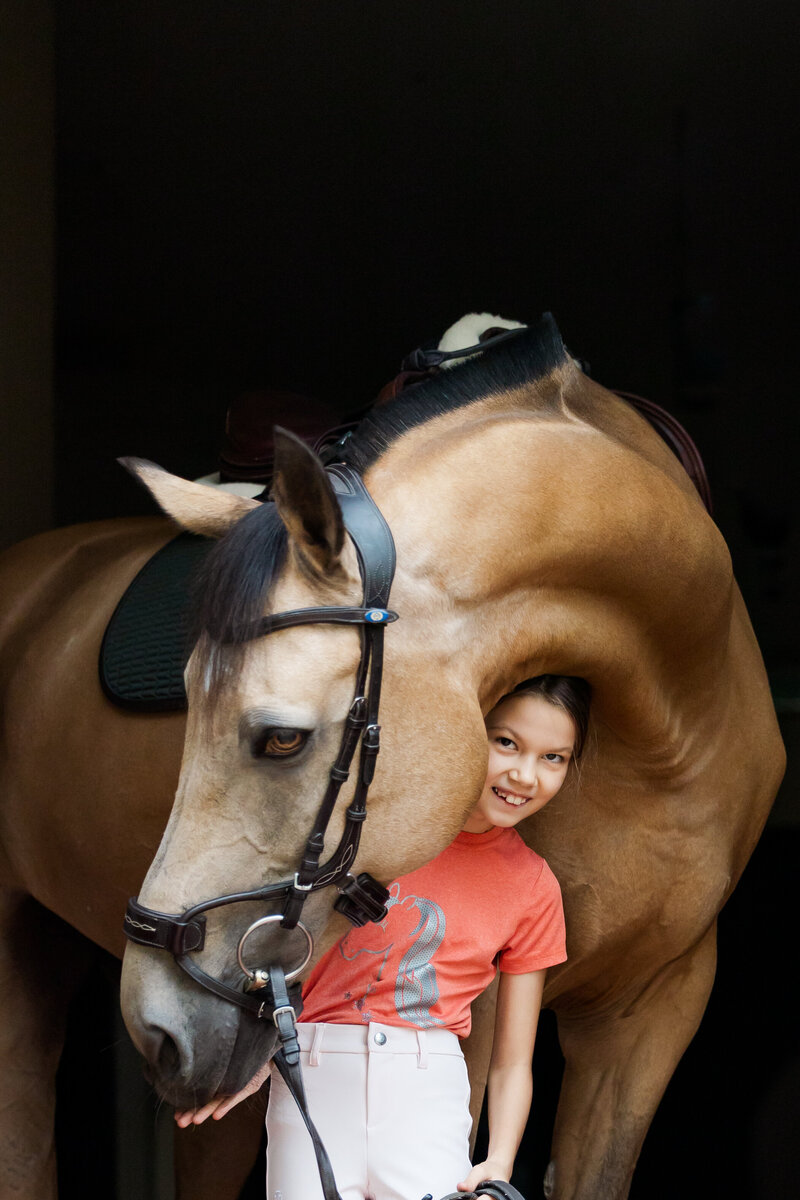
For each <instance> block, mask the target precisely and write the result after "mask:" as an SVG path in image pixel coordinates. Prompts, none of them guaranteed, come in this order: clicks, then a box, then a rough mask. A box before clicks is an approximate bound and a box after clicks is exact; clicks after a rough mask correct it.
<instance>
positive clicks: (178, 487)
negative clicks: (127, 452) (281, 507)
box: [118, 458, 259, 538]
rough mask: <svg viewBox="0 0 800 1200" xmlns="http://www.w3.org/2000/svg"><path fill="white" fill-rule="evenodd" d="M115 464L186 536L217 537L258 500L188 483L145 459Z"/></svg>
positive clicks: (253, 506)
mask: <svg viewBox="0 0 800 1200" xmlns="http://www.w3.org/2000/svg"><path fill="white" fill-rule="evenodd" d="M118 461H119V463H120V464H121V465H122V466H123V467H125V469H126V470H127V471H130V473H131V474H132V475H135V476H136V478H137V479H138V480H139V481H140V482H141V483H143V484H144V486H145V487H146V488H147V490H148V491H149V492H150V494H151V495H152V496H153V498H154V499H155V501H156V503H157V504H158V505H159V506H160V507H161V508H162V509H163V510H164V512H165V513H166V514H167V516H168V517H172V519H173V521H177V523H178V524H179V525H181V526H182V527H183V528H184V529H188V530H189V532H190V533H199V534H202V535H203V536H204V537H212V538H220V537H222V535H223V534H225V533H227V532H228V530H229V529H230V527H231V525H235V524H236V522H237V521H239V520H241V518H242V517H244V516H245V515H246V514H247V513H249V512H250V511H251V510H252V509H254V508H258V505H259V501H258V500H249V499H247V498H246V497H245V496H232V495H231V494H230V493H229V492H223V491H220V490H219V489H218V488H213V487H208V486H207V485H206V484H204V483H191V482H190V481H189V480H188V479H181V478H180V476H179V475H170V473H169V471H165V470H164V468H163V467H159V466H157V465H156V464H155V463H152V462H148V461H147V459H145V458H120V459H119V460H118Z"/></svg>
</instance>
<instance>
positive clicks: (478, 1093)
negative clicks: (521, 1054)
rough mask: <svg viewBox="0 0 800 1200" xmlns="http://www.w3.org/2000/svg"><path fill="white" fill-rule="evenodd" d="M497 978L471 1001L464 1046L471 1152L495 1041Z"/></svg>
mask: <svg viewBox="0 0 800 1200" xmlns="http://www.w3.org/2000/svg"><path fill="white" fill-rule="evenodd" d="M497 982H498V980H497V978H495V979H494V981H493V982H492V983H491V984H490V985H489V987H488V988H487V989H486V991H485V992H483V993H482V994H481V995H480V996H478V997H477V999H475V1000H473V1002H472V1030H471V1032H470V1035H469V1037H468V1038H467V1039H466V1041H465V1042H464V1043H463V1046H464V1057H465V1059H466V1060H467V1069H468V1071H469V1087H470V1104H469V1108H470V1112H471V1113H472V1139H471V1149H473V1150H474V1148H475V1134H476V1133H477V1130H478V1118H479V1117H480V1115H481V1107H482V1106H483V1097H484V1093H485V1091H486V1079H487V1077H488V1074H489V1060H490V1059H491V1057H492V1040H493V1038H494V1014H495V1010H496V1008H497Z"/></svg>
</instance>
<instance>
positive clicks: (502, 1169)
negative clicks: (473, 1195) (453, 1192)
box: [456, 1158, 511, 1192]
mask: <svg viewBox="0 0 800 1200" xmlns="http://www.w3.org/2000/svg"><path fill="white" fill-rule="evenodd" d="M487 1179H502V1180H503V1182H504V1183H509V1182H510V1179H511V1172H510V1171H509V1169H508V1164H507V1163H501V1162H500V1161H499V1160H498V1159H496V1158H487V1159H486V1162H482V1163H476V1164H475V1166H474V1167H473V1168H472V1170H471V1171H470V1173H469V1175H468V1176H467V1178H466V1179H464V1180H462V1182H461V1183H459V1184H457V1185H456V1186H457V1187H458V1190H459V1192H474V1191H475V1189H476V1187H477V1186H478V1184H479V1183H485V1182H486V1180H487Z"/></svg>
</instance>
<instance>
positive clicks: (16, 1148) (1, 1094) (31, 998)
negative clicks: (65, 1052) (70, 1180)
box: [0, 890, 94, 1200]
mask: <svg viewBox="0 0 800 1200" xmlns="http://www.w3.org/2000/svg"><path fill="white" fill-rule="evenodd" d="M93 956H94V950H93V948H92V947H91V946H90V944H89V943H88V942H87V941H86V940H85V939H84V938H82V937H81V936H80V934H78V933H75V931H74V930H72V929H70V928H69V926H67V925H65V924H64V922H63V921H60V920H59V919H58V917H54V916H53V915H52V914H51V913H49V912H47V910H46V909H43V908H42V907H41V906H40V905H39V904H37V903H36V901H35V900H32V899H31V898H30V896H26V895H23V894H21V893H19V892H9V891H5V890H0V1200H12V1198H13V1200H55V1196H56V1170H55V1148H54V1139H53V1121H54V1115H55V1077H56V1069H57V1067H58V1060H59V1057H60V1055H61V1049H62V1045H63V1041H64V1026H65V1019H66V1014H67V1008H68V1006H69V1000H70V997H71V995H72V993H73V992H74V990H75V988H76V987H77V986H78V985H79V984H80V982H81V980H82V979H83V978H84V976H85V973H86V971H87V970H88V968H89V966H90V964H91V961H92V958H93Z"/></svg>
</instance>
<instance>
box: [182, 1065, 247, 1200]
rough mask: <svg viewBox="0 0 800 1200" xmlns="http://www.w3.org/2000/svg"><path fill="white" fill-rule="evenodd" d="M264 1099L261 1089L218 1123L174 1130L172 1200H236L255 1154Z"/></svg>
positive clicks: (213, 1122)
mask: <svg viewBox="0 0 800 1200" xmlns="http://www.w3.org/2000/svg"><path fill="white" fill-rule="evenodd" d="M266 1096H267V1093H266V1089H265V1088H262V1090H261V1091H260V1092H257V1093H256V1095H255V1096H251V1097H250V1098H249V1099H248V1100H245V1101H243V1103H242V1104H239V1105H237V1107H236V1108H234V1109H232V1110H231V1112H229V1113H228V1115H227V1116H225V1117H223V1118H222V1120H221V1121H213V1120H208V1121H206V1122H205V1123H204V1124H203V1125H199V1126H190V1127H189V1128H188V1129H176V1130H175V1200H238V1197H239V1194H240V1193H241V1190H242V1188H243V1187H244V1184H245V1182H246V1180H247V1177H248V1176H249V1174H250V1172H251V1171H252V1169H253V1164H254V1163H255V1161H256V1158H257V1156H258V1154H259V1150H260V1146H261V1137H262V1134H263V1132H264V1114H265V1112H266ZM264 1172H265V1175H266V1164H264ZM265 1186H266V1179H265ZM262 1192H263V1188H262Z"/></svg>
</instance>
